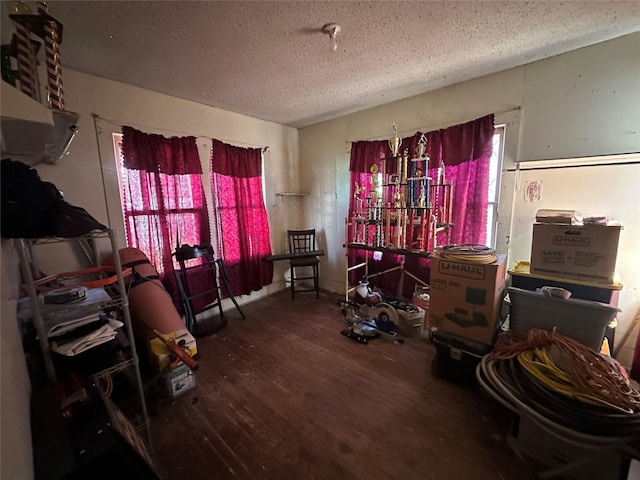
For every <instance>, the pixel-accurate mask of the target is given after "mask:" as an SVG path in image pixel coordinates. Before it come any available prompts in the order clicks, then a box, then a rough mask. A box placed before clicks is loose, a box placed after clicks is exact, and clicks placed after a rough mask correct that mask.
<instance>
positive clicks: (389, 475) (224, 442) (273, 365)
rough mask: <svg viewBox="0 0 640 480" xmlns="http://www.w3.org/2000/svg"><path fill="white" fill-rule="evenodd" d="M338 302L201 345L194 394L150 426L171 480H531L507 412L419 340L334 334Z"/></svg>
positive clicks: (292, 310) (265, 308)
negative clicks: (442, 369) (449, 374)
mask: <svg viewBox="0 0 640 480" xmlns="http://www.w3.org/2000/svg"><path fill="white" fill-rule="evenodd" d="M337 298H338V296H337V295H336V294H333V293H322V294H321V298H320V300H316V299H315V297H313V296H312V295H310V296H305V295H297V296H296V300H295V302H292V301H291V298H290V296H289V292H288V291H282V292H279V293H277V294H275V295H272V296H270V297H267V298H265V299H262V300H259V301H257V302H254V303H251V304H249V305H245V306H243V310H244V312H245V314H246V316H247V319H246V320H242V319H240V316H239V314H238V313H237V312H236V311H235V310H231V311H229V312H227V313H228V317H229V324H228V326H227V327H226V328H225V329H224V330H222V331H221V332H219V333H218V334H217V335H216V336H212V337H207V338H202V339H199V340H198V350H199V352H200V359H199V360H200V368H199V369H198V370H197V372H196V380H197V387H196V388H194V389H192V390H190V391H189V392H187V393H185V394H184V395H182V396H180V397H178V398H176V399H175V400H174V401H169V402H165V403H163V404H162V405H161V407H160V409H159V412H158V413H157V415H156V416H153V417H152V420H151V426H152V436H153V440H154V448H155V451H156V454H157V456H158V458H159V460H160V463H161V464H162V466H163V467H164V469H165V470H166V476H167V477H168V478H169V479H171V480H182V479H185V480H187V479H188V480H200V479H203V480H204V479H207V480H210V479H296V480H298V479H299V480H303V479H367V480H378V479H381V480H382V479H403V480H410V479H421V480H428V479H434V480H435V479H438V480H458V479H460V480H466V479H469V480H475V479H481V480H484V479H496V480H512V479H513V480H515V479H518V480H521V479H528V478H534V476H533V473H532V470H533V469H532V466H531V465H530V464H528V463H527V462H526V461H524V460H522V459H520V458H518V457H517V456H516V455H515V454H514V453H513V452H512V451H511V450H509V448H508V447H507V446H506V445H505V442H504V436H505V434H506V433H507V430H508V423H509V414H508V412H507V411H506V410H504V409H502V407H500V406H499V405H497V404H496V403H495V402H494V401H492V400H491V399H489V398H487V397H485V396H484V395H483V393H482V391H481V390H480V388H479V387H477V386H475V385H466V386H463V385H460V384H457V383H455V382H452V381H450V380H446V379H441V378H436V377H434V376H433V375H432V374H431V372H430V365H431V359H432V358H433V356H434V354H435V348H434V347H433V345H431V344H430V343H429V341H428V340H427V339H425V338H409V339H407V341H406V343H405V344H404V345H401V344H393V343H391V342H387V341H385V340H381V339H377V340H374V341H372V342H370V343H369V344H368V345H361V344H358V343H356V342H354V341H352V340H349V339H348V338H346V337H344V336H342V335H340V333H339V332H340V330H342V329H343V328H344V326H345V323H344V319H343V316H342V314H341V311H340V307H339V306H338V305H337V303H336V300H337Z"/></svg>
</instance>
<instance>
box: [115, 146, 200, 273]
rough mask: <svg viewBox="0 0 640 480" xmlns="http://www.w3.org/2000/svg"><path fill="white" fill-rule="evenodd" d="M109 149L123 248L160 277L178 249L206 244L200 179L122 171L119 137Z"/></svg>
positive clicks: (128, 170)
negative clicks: (136, 253)
mask: <svg viewBox="0 0 640 480" xmlns="http://www.w3.org/2000/svg"><path fill="white" fill-rule="evenodd" d="M113 146H114V152H115V155H116V158H117V159H118V160H119V161H118V162H117V168H118V182H119V186H120V192H121V200H122V209H123V212H122V213H123V220H124V226H125V233H126V235H127V238H126V242H127V245H129V246H132V247H136V248H139V249H140V250H141V251H143V252H144V253H145V254H146V255H147V256H148V257H149V260H150V261H151V263H152V264H153V265H154V266H155V268H156V269H157V270H158V273H159V274H160V275H161V277H164V274H165V271H166V270H167V268H168V266H169V265H171V263H172V262H171V261H167V259H168V258H169V259H170V257H171V253H172V252H173V251H174V250H175V248H176V247H177V246H178V245H181V244H189V245H196V244H199V243H201V242H205V243H206V242H207V241H208V236H209V231H208V230H209V227H208V217H207V211H206V204H205V200H204V191H203V189H202V182H201V176H200V175H196V174H181V175H164V174H158V173H154V174H149V173H148V172H146V171H144V170H133V169H128V168H125V167H124V165H123V161H124V157H123V153H122V135H121V134H113ZM203 229H204V230H205V231H204V232H203V231H202V230H203ZM167 232H168V233H167ZM171 275H173V273H172V272H171ZM163 280H164V278H163Z"/></svg>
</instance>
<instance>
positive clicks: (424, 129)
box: [346, 105, 522, 144]
mask: <svg viewBox="0 0 640 480" xmlns="http://www.w3.org/2000/svg"><path fill="white" fill-rule="evenodd" d="M518 110H522V105H518V106H516V107H513V108H510V109H508V110H502V111H500V112H493V114H494V115H503V114H505V113H509V112H515V111H518ZM487 115H490V113H487V114H485V115H480V116H478V117H475V118H472V119H470V120H462V121H459V120H458V121H453V122H446V123H441V124H438V125H434V126H429V127H419V128H417V129H416V128H412V129H408V130H400V131H398V134H399V135H400V137H405V136H407V135H413V134H414V133H416V132H423V133H426V132H432V131H434V130H439V129H441V128H446V127H452V126H454V125H459V124H462V123H467V122H471V121H473V120H476V119H478V118H482V117H486V116H487ZM385 135H388V133H387V134H383V135H377V136H375V137H370V138H361V139H359V140H346V143H349V144H350V143H353V142H361V141H365V142H367V141H372V140H384V139H385Z"/></svg>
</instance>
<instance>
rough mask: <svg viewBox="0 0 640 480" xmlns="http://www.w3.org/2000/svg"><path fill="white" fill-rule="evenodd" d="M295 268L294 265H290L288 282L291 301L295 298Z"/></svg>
mask: <svg viewBox="0 0 640 480" xmlns="http://www.w3.org/2000/svg"><path fill="white" fill-rule="evenodd" d="M295 270H296V267H293V266H292V267H291V278H290V280H289V281H290V283H291V301H292V302H293V301H294V300H295V299H296V298H295V292H296V290H295V283H296V282H295Z"/></svg>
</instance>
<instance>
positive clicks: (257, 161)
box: [211, 139, 262, 178]
mask: <svg viewBox="0 0 640 480" xmlns="http://www.w3.org/2000/svg"><path fill="white" fill-rule="evenodd" d="M212 147H213V151H214V155H213V156H212V157H211V171H212V172H214V173H219V174H221V175H228V176H232V177H236V178H253V177H262V149H260V148H245V147H236V146H235V145H228V144H226V143H223V142H221V141H220V140H216V139H213V143H212Z"/></svg>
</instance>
